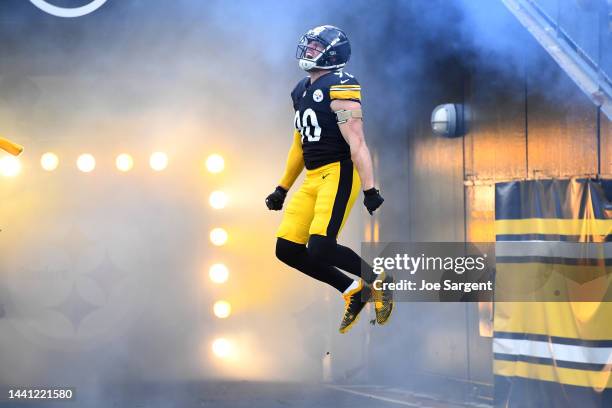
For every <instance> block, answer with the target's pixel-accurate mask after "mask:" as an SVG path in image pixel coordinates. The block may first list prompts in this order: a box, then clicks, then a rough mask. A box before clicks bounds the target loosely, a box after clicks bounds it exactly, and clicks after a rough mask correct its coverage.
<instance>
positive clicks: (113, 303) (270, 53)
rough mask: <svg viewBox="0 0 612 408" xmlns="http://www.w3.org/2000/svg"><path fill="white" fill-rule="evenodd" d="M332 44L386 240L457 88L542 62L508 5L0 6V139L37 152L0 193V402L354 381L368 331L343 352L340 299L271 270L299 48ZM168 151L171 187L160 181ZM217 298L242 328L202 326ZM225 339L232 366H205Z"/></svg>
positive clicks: (353, 227)
mask: <svg viewBox="0 0 612 408" xmlns="http://www.w3.org/2000/svg"><path fill="white" fill-rule="evenodd" d="M60 3H61V2H57V4H60ZM64 3H65V4H68V1H66V2H64ZM320 24H334V25H338V26H340V27H342V28H343V29H344V30H345V31H346V32H347V34H348V35H349V38H350V39H351V41H352V44H353V57H352V60H351V62H350V63H349V66H348V68H347V70H348V71H349V72H351V73H353V74H355V75H356V76H357V78H358V79H359V80H360V82H361V83H362V85H363V95H364V111H365V113H366V117H365V123H366V137H367V139H368V143H370V144H371V146H372V147H373V149H372V150H373V152H374V154H375V156H376V157H377V159H376V160H377V162H378V163H379V164H380V165H379V183H380V184H379V185H380V186H382V187H383V188H382V192H383V195H385V197H386V198H387V201H386V202H385V204H384V209H385V212H386V214H387V215H388V216H389V217H390V219H393V220H394V221H396V223H395V225H396V227H397V229H395V230H394V231H383V237H381V238H383V240H384V239H393V238H394V237H396V236H403V237H405V234H406V230H407V229H408V221H407V219H406V211H407V209H406V207H407V206H408V205H409V204H407V203H406V201H405V197H406V196H407V190H408V187H409V186H407V185H402V186H399V187H396V186H397V183H398V181H399V182H400V183H401V182H402V181H404V180H407V179H408V172H409V171H410V170H411V167H410V166H411V165H410V162H411V160H412V159H413V155H414V149H413V150H412V151H411V149H412V148H413V147H414V145H413V144H411V143H412V142H411V138H413V137H414V135H415V134H416V133H417V132H421V133H422V132H424V129H426V126H428V121H429V114H430V112H431V109H433V107H434V106H435V104H434V103H437V102H439V103H443V102H448V101H446V100H442V99H441V98H442V97H443V96H444V95H446V94H447V93H448V90H449V89H452V90H453V92H454V94H455V95H457V96H458V97H461V95H462V92H463V82H462V81H463V80H464V79H465V77H466V75H468V74H469V73H470V72H471V71H472V70H473V69H474V67H478V68H479V69H482V70H489V71H493V72H496V73H498V74H499V75H500V76H503V77H504V78H513V79H516V80H520V79H521V78H522V76H523V75H524V72H525V66H526V65H529V66H537V65H538V64H539V63H538V61H539V60H540V59H541V58H542V55H543V54H542V52H541V51H539V50H538V49H537V46H535V45H534V44H533V40H531V39H530V37H529V34H528V33H527V32H525V30H524V29H523V28H522V27H520V25H519V24H518V23H517V22H516V21H515V20H514V18H513V17H512V16H511V14H510V13H509V12H508V11H507V10H506V9H505V8H504V6H503V5H502V4H501V2H490V1H487V2H483V1H479V2H476V1H469V0H457V1H454V2H448V1H441V0H439V1H438V0H436V1H408V0H406V1H400V0H389V1H385V2H373V1H366V0H358V1H351V2H346V1H323V0H315V1H292V2H280V1H272V0H266V1H258V2H252V1H247V0H240V1H231V2H228V1H222V0H214V1H195V0H176V1H166V0H109V1H108V2H107V3H106V4H105V5H104V6H103V7H102V8H101V9H100V10H98V11H96V12H95V13H93V14H91V15H89V16H86V17H82V18H78V19H70V20H67V19H58V18H55V17H52V16H48V15H45V14H44V13H42V12H41V11H40V10H38V9H36V8H34V7H33V6H32V5H31V4H29V2H26V1H21V0H5V1H3V2H2V3H1V4H0V41H1V42H2V44H3V48H2V51H0V133H2V134H4V135H10V136H11V137H12V138H13V139H15V140H17V141H18V142H20V143H22V144H25V145H26V149H27V150H26V152H27V153H26V155H25V156H24V158H23V162H24V169H23V174H22V175H21V176H20V177H19V178H17V179H15V180H12V181H7V182H5V181H4V180H3V181H2V183H3V184H2V186H1V189H0V193H1V195H0V197H1V200H0V222H1V226H2V227H3V230H4V231H3V232H2V233H0V246H1V247H2V252H3V254H2V257H1V258H0V275H1V276H2V278H3V279H4V281H3V283H2V285H0V287H2V288H3V290H2V291H1V292H0V294H2V296H3V300H2V301H0V304H2V305H3V310H4V314H5V318H3V319H0V325H2V326H3V329H4V328H8V327H10V328H11V329H10V330H8V329H7V330H0V333H2V334H1V335H0V349H1V350H3V352H2V353H0V356H1V357H0V359H1V361H0V365H1V366H2V367H9V366H10V367H16V366H18V365H19V366H20V367H21V368H20V369H19V370H11V371H9V370H5V369H3V370H0V380H1V381H2V382H25V383H28V382H29V383H31V382H33V381H34V379H38V380H41V381H42V380H44V379H45V378H51V377H52V378H56V379H63V378H65V379H66V380H67V381H72V382H79V381H83V382H85V383H87V384H89V385H91V386H93V387H97V384H103V383H105V382H107V381H129V380H133V381H136V380H139V379H168V378H170V379H184V378H202V377H214V376H226V377H234V378H259V379H300V380H303V379H309V380H311V379H319V378H320V375H321V359H322V358H323V357H324V355H325V354H326V352H328V351H331V352H332V356H333V359H334V362H335V363H334V364H335V367H337V368H336V370H337V372H336V374H338V375H339V376H340V377H342V376H343V375H345V374H346V372H349V371H350V372H355V371H357V372H358V371H359V367H357V369H356V370H355V365H357V366H359V364H360V363H361V362H363V359H362V358H361V357H362V351H363V349H364V347H365V340H364V338H365V335H366V334H367V333H368V328H367V326H366V325H365V324H364V323H365V321H367V319H365V318H364V319H362V324H361V325H360V326H359V327H358V328H357V329H355V330H354V331H353V332H351V336H350V337H347V336H345V337H342V338H340V337H339V336H338V335H337V334H336V325H337V323H338V322H339V318H340V314H341V309H342V305H341V299H340V298H339V297H338V296H337V294H336V293H335V292H332V291H331V290H329V289H325V288H323V286H321V285H320V284H319V283H316V282H312V281H311V280H309V279H308V278H306V277H304V276H302V275H301V274H300V273H299V272H296V271H293V270H290V269H289V268H286V267H284V266H281V264H280V263H279V262H277V261H276V260H275V259H274V249H273V247H274V231H275V228H276V226H277V224H278V223H279V222H280V216H279V214H276V213H269V212H267V210H265V208H264V205H263V198H264V197H265V196H266V195H267V194H268V193H269V192H270V191H271V190H272V189H273V188H274V186H275V184H276V182H277V179H278V177H279V176H280V174H281V171H282V168H283V165H284V159H285V155H286V151H287V149H288V147H289V145H290V143H291V134H292V118H293V114H292V111H291V105H290V98H289V93H290V91H291V89H292V87H293V86H294V85H295V83H296V82H297V81H298V80H299V79H300V78H302V77H303V75H304V73H303V72H300V71H299V69H298V68H297V64H296V63H295V60H294V53H295V45H296V42H297V40H298V38H299V37H300V35H301V34H302V33H304V32H305V31H306V30H307V29H308V28H310V27H312V26H315V25H320ZM526 44H527V45H526ZM423 95H428V98H423ZM432 95H433V96H432ZM451 102H455V101H451ZM432 143H433V142H432ZM47 150H52V151H55V152H56V153H57V154H58V155H59V156H60V160H61V165H60V168H59V169H58V171H57V172H56V173H54V174H42V172H41V171H40V170H39V169H38V163H37V161H38V158H39V155H40V154H42V153H43V152H45V151H47ZM157 150H163V151H166V152H167V153H168V154H169V157H170V166H169V168H168V170H167V171H166V172H163V173H160V174H152V172H151V171H150V170H148V168H147V160H148V155H149V153H151V152H153V151H157ZM85 151H88V152H90V153H92V154H94V155H95V156H96V158H97V159H98V168H97V169H96V172H94V173H93V174H91V175H86V176H85V175H82V174H79V173H77V172H76V169H75V168H74V161H75V159H76V157H77V155H78V154H80V153H83V152H85ZM123 151H126V152H129V153H132V154H133V155H134V159H135V162H136V167H135V169H134V171H133V173H130V174H127V175H120V174H117V172H116V171H114V169H113V160H114V157H115V155H116V154H118V153H120V152H123ZM213 152H221V153H223V154H224V155H225V156H226V159H227V165H228V169H227V171H226V172H225V173H224V174H223V175H221V176H218V177H213V176H211V175H208V174H206V173H205V171H204V170H203V165H202V163H203V160H204V159H205V157H206V155H207V154H209V153H213ZM433 164H435V163H430V165H433ZM440 171H444V169H442V170H440ZM214 189H223V190H224V191H227V192H228V194H229V195H230V198H231V205H230V207H229V208H228V209H227V210H224V211H222V212H214V211H213V210H210V209H209V207H208V204H207V198H208V194H209V193H210V192H211V191H212V190H214ZM353 211H354V214H353V215H352V217H351V220H352V221H351V223H350V224H349V225H348V226H347V228H346V229H345V231H344V232H343V235H342V237H341V241H342V242H344V243H348V244H350V245H351V246H353V247H354V248H355V249H358V247H357V245H358V242H359V241H360V238H359V237H360V234H361V232H360V231H361V228H360V227H361V225H360V221H361V219H360V218H359V215H358V214H362V213H363V209H362V208H361V206H360V204H359V203H357V205H356V206H355V209H354V210H353ZM215 226H225V227H226V228H228V230H229V232H230V236H231V242H230V244H229V245H228V246H227V247H222V248H214V247H212V246H211V245H210V243H209V241H208V231H209V229H210V228H212V227H215ZM398 231H401V233H400V232H398ZM385 234H386V236H384V235H385ZM402 234H403V235H402ZM214 261H225V262H227V263H228V265H229V267H230V269H231V275H230V276H231V277H230V281H229V282H228V284H227V285H226V286H224V287H215V286H212V285H211V284H210V283H209V281H208V278H207V276H206V274H207V267H208V265H210V264H211V263H213V262H214ZM4 297H6V300H5V299H4ZM220 298H225V299H227V300H229V301H230V302H231V303H232V305H233V308H234V315H233V316H232V317H230V318H229V319H228V320H226V321H220V320H218V319H216V318H214V317H213V316H212V315H211V307H212V303H213V302H214V301H216V300H218V299H220ZM71 302H72V303H71ZM58 308H59V309H58ZM58 310H59V311H58ZM85 312H87V313H85ZM400 318H401V317H400ZM221 334H224V335H226V336H227V337H228V338H232V339H233V340H234V341H235V343H236V345H237V347H238V348H239V349H240V350H241V352H242V353H243V354H242V356H241V359H239V360H237V361H229V362H219V361H218V360H216V359H215V358H214V357H212V356H211V353H210V344H211V342H212V340H213V339H214V338H215V337H216V336H217V335H221ZM400 335H401V333H400ZM23 338H26V339H27V341H25V342H23V341H21V340H22V339H23ZM399 343H401V342H400V341H396V342H395V343H394V344H396V347H397V348H400V347H401V345H399ZM355 356H359V358H355ZM23 359H27V360H28V362H29V363H30V364H29V365H28V366H26V365H24V364H19V363H18V362H19V361H23ZM355 360H358V362H357V363H353V362H354V361H355ZM245 362H247V363H245ZM92 366H95V367H96V370H95V373H91V367H92ZM28 367H30V368H28ZM83 373H90V377H87V378H83V375H82V374H83ZM363 375H364V376H365V374H363Z"/></svg>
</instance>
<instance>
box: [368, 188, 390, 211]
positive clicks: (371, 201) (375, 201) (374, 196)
mask: <svg viewBox="0 0 612 408" xmlns="http://www.w3.org/2000/svg"><path fill="white" fill-rule="evenodd" d="M383 201H385V199H384V198H382V196H381V195H380V191H378V190H377V189H375V188H374V187H372V188H371V189H369V190H365V191H364V192H363V205H365V207H366V208H367V209H368V212H369V213H370V215H372V213H373V212H374V211H376V209H377V208H378V207H380V205H381V204H382V203H383Z"/></svg>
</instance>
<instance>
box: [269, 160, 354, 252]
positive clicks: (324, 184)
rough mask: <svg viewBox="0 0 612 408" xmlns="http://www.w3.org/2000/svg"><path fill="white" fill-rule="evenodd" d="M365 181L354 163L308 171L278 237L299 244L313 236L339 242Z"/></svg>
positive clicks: (293, 198) (336, 163)
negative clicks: (329, 238) (340, 234)
mask: <svg viewBox="0 0 612 408" xmlns="http://www.w3.org/2000/svg"><path fill="white" fill-rule="evenodd" d="M360 187H361V180H360V179H359V174H358V173H357V170H356V169H355V166H354V165H353V162H352V161H350V160H346V161H342V162H334V163H330V164H326V165H324V166H321V167H318V168H316V169H314V170H307V171H306V179H305V180H304V183H303V184H302V185H301V186H300V189H299V190H298V191H296V192H295V194H293V197H291V200H290V201H289V204H287V207H286V209H285V214H284V215H283V221H282V222H281V225H280V227H279V228H278V231H277V232H276V236H277V237H279V238H284V239H286V240H288V241H292V242H295V243H298V244H305V243H306V242H308V237H309V236H310V235H314V234H316V235H323V236H327V237H333V238H334V239H336V238H337V237H338V234H339V233H340V230H342V227H343V226H344V223H345V221H346V219H347V218H348V215H349V213H350V212H351V208H352V207H353V204H354V203H355V199H357V196H358V195H359V190H360Z"/></svg>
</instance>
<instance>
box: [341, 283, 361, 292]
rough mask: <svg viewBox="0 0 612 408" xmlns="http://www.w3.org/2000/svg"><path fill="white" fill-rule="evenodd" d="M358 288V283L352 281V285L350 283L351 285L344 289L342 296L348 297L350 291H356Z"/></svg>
mask: <svg viewBox="0 0 612 408" xmlns="http://www.w3.org/2000/svg"><path fill="white" fill-rule="evenodd" d="M358 287H359V281H356V280H354V281H353V283H351V285H350V286H349V287H348V288H346V290H345V291H344V292H342V294H343V295H348V294H349V293H350V292H351V291H353V290H355V289H357V288H358Z"/></svg>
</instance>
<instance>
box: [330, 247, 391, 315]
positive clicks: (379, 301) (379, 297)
mask: <svg viewBox="0 0 612 408" xmlns="http://www.w3.org/2000/svg"><path fill="white" fill-rule="evenodd" d="M332 257H333V259H332V262H330V263H331V264H332V265H334V266H336V267H338V268H340V269H342V270H345V271H347V272H349V273H352V274H354V275H359V276H361V277H362V278H363V279H364V280H365V281H366V282H368V283H370V284H373V283H374V281H375V280H378V281H380V282H379V283H378V284H377V285H374V286H373V289H374V291H373V295H372V298H373V300H374V310H375V311H376V322H377V323H378V324H380V325H383V324H385V323H387V322H388V321H389V318H390V317H391V313H392V312H393V291H392V290H390V289H389V286H388V285H380V283H386V284H389V283H392V282H394V279H393V276H391V275H390V274H385V273H384V272H383V273H382V274H380V275H376V274H375V273H374V270H373V268H372V267H371V266H370V265H368V263H367V262H366V261H364V260H363V259H361V257H360V256H359V255H357V254H356V253H355V251H353V250H352V249H351V248H348V247H345V246H342V245H340V244H338V245H337V247H336V249H335V252H334V253H333V255H332ZM377 287H378V288H380V290H377V289H376V288H377Z"/></svg>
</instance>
